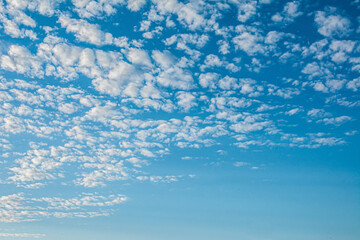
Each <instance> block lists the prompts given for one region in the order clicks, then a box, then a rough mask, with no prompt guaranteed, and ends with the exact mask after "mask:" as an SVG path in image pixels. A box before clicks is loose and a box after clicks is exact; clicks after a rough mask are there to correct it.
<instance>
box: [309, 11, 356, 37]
mask: <svg viewBox="0 0 360 240" xmlns="http://www.w3.org/2000/svg"><path fill="white" fill-rule="evenodd" d="M315 22H316V24H317V26H318V32H319V33H320V34H321V35H323V36H325V37H344V36H347V35H348V34H349V33H350V32H351V31H352V29H351V23H350V20H349V19H348V18H346V17H342V16H340V15H332V14H330V13H327V12H324V11H318V12H317V13H316V15H315Z"/></svg>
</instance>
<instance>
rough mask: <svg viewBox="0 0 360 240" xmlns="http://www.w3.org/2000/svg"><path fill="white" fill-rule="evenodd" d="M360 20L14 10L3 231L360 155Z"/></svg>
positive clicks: (307, 8)
mask: <svg viewBox="0 0 360 240" xmlns="http://www.w3.org/2000/svg"><path fill="white" fill-rule="evenodd" d="M359 16H360V1H359V0H348V1H340V0H338V1H335V0H331V1H311V0H303V1H300V0H299V1H278V0H219V1H211V0H209V1H203V0H187V1H180V0H128V1H126V0H108V1H107V0H0V36H1V39H0V155H1V160H0V166H1V168H0V184H1V185H0V189H1V194H0V221H1V222H3V224H15V223H16V224H25V223H27V224H29V223H28V222H44V221H55V222H56V221H58V220H59V219H61V221H67V219H73V220H74V219H77V220H78V221H80V220H79V219H88V218H93V217H94V219H106V218H107V217H109V218H111V217H113V216H114V215H115V216H118V217H119V215H122V211H123V210H122V209H123V208H125V207H126V206H127V205H131V202H132V201H134V202H136V201H140V202H141V201H143V202H146V201H151V200H149V199H140V195H141V194H140V193H139V192H142V191H143V190H144V189H143V188H144V187H145V186H146V187H145V188H148V187H150V188H151V186H152V187H154V188H157V187H160V188H164V189H166V188H169V189H170V188H173V187H175V186H184V188H186V186H187V187H190V186H198V188H199V189H201V186H203V185H201V184H204V182H202V179H204V178H205V179H206V178H207V177H208V178H210V176H209V175H212V176H213V177H214V176H216V175H218V176H219V177H220V176H226V175H227V173H226V172H231V173H229V174H233V172H234V171H238V172H237V173H236V174H235V175H241V174H245V175H243V176H248V175H249V174H250V175H251V176H253V175H252V174H260V172H261V171H263V172H267V171H268V172H270V171H271V170H270V167H267V166H269V165H271V164H272V162H271V160H269V159H267V160H263V161H261V160H253V161H252V160H251V158H249V156H250V155H251V153H253V154H254V155H256V154H260V153H261V152H265V153H267V152H268V153H267V154H266V155H268V156H274V159H275V158H276V159H278V158H281V156H280V157H279V156H278V155H276V156H275V155H271V154H272V153H274V152H275V151H278V152H287V153H289V154H290V153H291V154H295V155H297V156H299V157H298V160H296V161H293V162H292V163H293V164H295V165H299V164H300V165H301V162H302V161H305V162H306V163H307V164H309V166H311V164H312V163H311V161H309V160H305V158H307V157H308V156H307V157H306V156H305V155H303V153H319V154H318V155H319V158H322V159H325V158H328V155H326V152H331V151H333V152H338V151H340V152H341V151H343V149H346V148H347V147H349V146H354V145H356V144H357V145H358V144H359V143H360V141H359V137H358V134H359V132H358V130H359V123H360V122H359V117H360V114H359V113H360V111H359V108H360V99H359V90H360V77H359V75H360V74H359V73H360V42H359V36H360V17H359ZM344 151H345V150H344ZM249 153H250V154H249ZM320 153H322V154H320ZM350 155H351V154H350ZM350 155H349V156H350ZM301 156H303V158H302V157H301ZM358 157H359V154H358V152H356V151H355V152H353V155H351V159H356V158H358ZM345 159H346V158H342V157H341V156H340V157H338V160H339V161H344V162H343V163H344V164H346V163H349V161H350V160H349V161H347V160H345ZM325 160H326V159H325ZM325 160H324V161H323V162H322V164H325V165H326V164H331V163H325V162H326V161H325ZM275 162H276V161H275ZM275 162H273V164H275V165H276V164H280V165H281V164H282V163H275ZM330 162H331V161H330ZM350 162H351V161H350ZM351 164H355V163H354V160H352V162H351ZM351 164H350V165H351ZM332 166H333V167H334V166H335V165H332ZM351 166H352V168H354V166H353V165H351ZM216 169H217V170H216ZM355 170H356V171H357V172H358V170H359V166H358V165H356V166H355ZM241 171H243V172H241ZM282 171H284V172H286V170H284V169H283V170H281V171H280V172H282ZM344 171H345V170H344ZM279 174H280V175H281V173H279ZM214 178H215V177H214ZM250 178H251V180H249V181H253V180H254V178H253V177H250ZM260 178H261V177H260ZM349 178H350V177H349ZM269 179H270V180H269ZM233 180H234V179H233ZM263 180H264V181H265V182H266V181H267V180H269V181H272V180H271V177H269V176H268V175H266V176H263ZM234 181H237V180H234ZM242 181H247V180H246V177H244V178H243V179H242ZM349 181H350V180H349ZM351 181H352V183H354V181H355V182H356V184H357V186H359V179H358V178H357V180H351ZM351 181H350V182H351ZM201 182H202V183H201ZM200 183H201V184H200ZM181 184H183V185H181ZM217 184H221V181H220V180H219V181H218V183H217ZM329 184H331V183H329ZM164 191H165V190H164ZM209 191H212V190H209ZM149 194H150V193H149ZM188 194H189V195H191V193H188ZM263 194H266V193H263ZM181 195H186V192H182V193H181ZM237 196H238V195H237ZM259 196H260V195H259ZM357 196H358V195H357ZM165 198H166V197H165ZM223 198H224V199H225V197H223ZM357 199H358V197H357ZM273 200H274V199H273ZM163 201H166V199H164V200H163ZM179 201H181V200H179ZM197 201H199V202H204V201H206V199H202V200H200V199H198V200H197ZM269 201H271V200H269ZM274 201H275V200H274ZM354 201H355V200H354ZM351 206H352V209H353V210H354V205H351ZM189 211H190V210H189ZM355 213H357V214H358V215H357V222H359V205H358V204H357V205H356V206H355ZM56 219H58V220H56ZM81 221H82V220H81ZM94 221H96V220H94ZM349 221H350V220H349ZM351 222H352V223H356V222H354V221H351ZM4 226H7V225H4ZM11 226H18V225H11ZM19 226H20V225H19ZM21 226H25V225H21ZM0 230H1V232H3V233H0V238H1V237H5V238H11V239H13V238H45V239H55V237H54V238H48V237H46V235H45V234H43V233H23V232H21V233H19V232H16V231H15V232H14V231H12V230H9V229H8V230H6V229H5V230H4V229H0ZM25 230H26V231H27V232H31V229H30V230H29V229H25ZM25 230H24V231H25ZM354 231H355V230H354ZM354 231H353V232H351V231H350V233H348V234H349V235H347V236H348V238H344V236H343V237H341V239H355V238H351V237H355V236H356V234H355V233H354ZM352 233H354V235H351V234H352ZM357 233H358V232H357ZM234 236H238V237H240V236H241V235H234ZM234 236H232V237H230V238H229V239H240V238H238V237H234ZM265 236H266V235H265ZM294 236H296V234H295V235H292V238H293V239H297V238H294ZM358 236H359V235H358ZM278 237H279V236H278ZM317 237H319V236H318V235H317ZM321 237H322V236H321ZM321 237H319V238H316V239H323V238H321ZM56 239H57V238H56ZM62 239H70V238H66V237H65V238H62ZM77 239H80V238H77ZM108 239H110V238H108ZM114 239H115V238H114ZM123 239H137V238H135V237H132V238H123ZM139 239H150V238H139ZM151 239H152V238H151ZM157 239H162V238H161V237H158V238H157ZM167 239H169V238H167ZM170 239H175V238H174V237H172V238H170ZM179 239H182V238H179ZM183 239H191V238H183ZM193 239H195V238H193ZM198 239H202V238H200V237H199V238H198ZM206 239H212V238H209V237H208V238H206ZM216 239H219V238H216ZM242 239H268V238H266V237H264V236H262V237H260V238H250V237H248V238H246V237H245V238H242ZM277 239H282V238H277ZM302 239H304V238H302ZM307 239H313V238H307ZM314 239H315V238H314ZM324 239H325V238H324Z"/></svg>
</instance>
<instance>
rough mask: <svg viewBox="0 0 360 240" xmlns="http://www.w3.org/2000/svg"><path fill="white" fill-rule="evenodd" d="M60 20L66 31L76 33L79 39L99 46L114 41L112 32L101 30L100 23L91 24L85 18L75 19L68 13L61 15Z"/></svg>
mask: <svg viewBox="0 0 360 240" xmlns="http://www.w3.org/2000/svg"><path fill="white" fill-rule="evenodd" d="M59 22H60V24H61V26H62V27H64V28H66V32H71V33H74V34H75V37H76V38H77V39H78V40H79V41H82V42H88V43H91V44H95V45H98V46H100V45H106V44H112V43H113V40H114V38H113V36H112V34H111V33H105V32H103V31H101V29H100V26H99V25H96V24H91V23H89V22H87V21H86V20H83V19H73V18H70V17H68V16H66V15H60V17H59Z"/></svg>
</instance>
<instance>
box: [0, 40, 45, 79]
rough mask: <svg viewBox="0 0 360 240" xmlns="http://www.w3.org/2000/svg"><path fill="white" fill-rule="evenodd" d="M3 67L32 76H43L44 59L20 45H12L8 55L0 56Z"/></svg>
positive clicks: (0, 64) (0, 63)
mask: <svg viewBox="0 0 360 240" xmlns="http://www.w3.org/2000/svg"><path fill="white" fill-rule="evenodd" d="M0 66H1V68H3V69H5V70H8V71H14V72H19V73H22V74H24V73H26V74H28V75H30V76H37V77H43V75H44V70H43V66H42V61H41V60H40V59H38V58H37V57H36V56H34V55H33V54H31V53H30V51H29V50H28V49H27V48H25V47H22V46H19V45H11V46H10V48H9V51H8V55H2V56H1V58H0Z"/></svg>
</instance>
